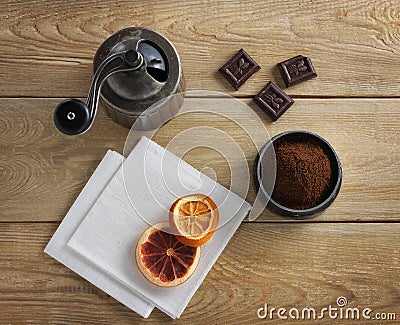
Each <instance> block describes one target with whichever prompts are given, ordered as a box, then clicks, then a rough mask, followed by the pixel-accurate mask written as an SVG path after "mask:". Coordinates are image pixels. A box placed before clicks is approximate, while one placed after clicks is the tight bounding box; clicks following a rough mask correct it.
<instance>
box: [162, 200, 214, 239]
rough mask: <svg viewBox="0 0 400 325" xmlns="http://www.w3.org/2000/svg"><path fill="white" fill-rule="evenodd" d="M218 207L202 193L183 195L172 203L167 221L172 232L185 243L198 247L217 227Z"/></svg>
mask: <svg viewBox="0 0 400 325" xmlns="http://www.w3.org/2000/svg"><path fill="white" fill-rule="evenodd" d="M218 220H219V213H218V208H217V206H216V204H215V203H214V201H213V200H212V199H211V198H210V197H208V196H206V195H204V194H191V195H187V196H183V197H181V198H180V199H178V200H176V201H175V202H174V204H172V206H171V208H170V211H169V222H170V225H171V229H172V231H173V232H174V234H177V238H178V240H179V241H180V242H182V243H183V244H185V245H190V246H194V247H199V246H201V245H203V244H205V243H206V242H207V241H208V240H210V238H211V237H212V235H213V234H214V231H215V229H216V228H217V225H218Z"/></svg>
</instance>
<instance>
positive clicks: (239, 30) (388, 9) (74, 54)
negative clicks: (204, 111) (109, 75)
mask: <svg viewBox="0 0 400 325" xmlns="http://www.w3.org/2000/svg"><path fill="white" fill-rule="evenodd" d="M399 8H400V1H399V0H391V1H388V0H385V1H383V0H380V1H371V2H367V3H360V2H359V1H357V0H348V1H340V2H332V3H329V4H327V3H326V2H324V1H317V2H316V1H306V2H304V1H301V0H296V1H291V0H273V1H269V2H265V1H261V0H259V1H246V2H243V1H229V2H220V1H207V2H199V1H185V2H175V1H172V2H171V1H168V2H167V1H135V3H134V4H132V2H131V1H125V0H120V1H113V2H112V3H111V2H110V3H107V5H104V4H102V3H100V2H99V1H97V0H90V1H84V0H78V1H74V5H73V6H71V3H70V1H50V0H47V1H37V0H36V1H29V3H28V2H26V1H25V0H18V1H2V10H1V13H0V42H1V44H2V46H1V48H0V80H1V84H2V87H0V96H10V97H11V96H13V97H18V96H35V97H83V96H86V95H87V92H88V88H89V84H90V81H91V74H92V72H91V71H92V66H91V62H92V59H93V56H94V54H95V51H96V49H97V48H98V46H99V45H100V44H101V43H102V42H103V41H104V40H105V39H106V38H107V37H108V36H109V35H111V34H112V33H114V32H116V31H118V30H119V29H122V28H126V27H130V26H132V25H136V26H142V27H147V28H150V29H153V30H156V31H159V32H161V33H163V34H164V35H165V36H167V37H168V38H169V39H170V40H171V41H172V42H173V44H174V45H175V46H176V48H177V50H178V52H179V54H180V56H181V59H182V63H183V69H184V72H185V77H186V82H187V88H188V89H212V90H218V91H222V92H228V93H231V94H236V95H239V96H245V95H246V96H247V95H254V94H256V93H257V92H258V91H259V90H260V89H261V88H262V87H263V86H264V85H265V84H266V82H267V81H268V80H270V79H272V80H275V81H277V82H278V83H280V84H282V80H281V78H280V76H279V73H278V72H277V71H276V68H275V65H276V64H277V63H278V62H281V61H283V60H285V59H288V58H290V57H293V56H295V55H298V54H303V55H306V56H309V57H311V58H312V60H313V62H314V64H315V66H316V69H317V71H318V78H317V79H315V80H311V81H308V82H306V83H303V84H301V85H297V86H294V87H291V88H290V89H288V90H287V91H288V93H289V94H291V95H295V96H298V95H308V96H379V97H380V96H399V90H400V82H399V81H400V79H399V78H400V77H399V74H398V71H397V69H395V68H394V67H395V62H397V61H398V56H399V53H400V45H399V43H398V42H397V40H398V39H399V37H400V28H399V19H400V13H399ZM177 13H179V14H177ZM241 47H243V48H244V49H246V50H247V51H248V52H249V54H250V55H251V56H252V57H253V58H254V59H255V60H256V61H257V62H258V63H259V64H260V65H261V67H262V70H261V71H260V72H258V73H257V74H255V76H253V77H252V78H251V79H250V80H248V81H247V83H246V84H245V85H244V86H243V87H242V88H241V89H240V90H239V91H237V92H234V90H233V89H232V87H231V86H230V85H229V84H228V83H227V82H226V81H225V80H224V79H223V77H222V76H221V75H220V74H219V73H217V70H218V68H219V67H220V66H221V65H222V64H223V63H225V62H226V61H227V59H228V58H229V57H231V56H232V55H233V54H234V53H235V52H236V51H237V50H238V49H239V48H241Z"/></svg>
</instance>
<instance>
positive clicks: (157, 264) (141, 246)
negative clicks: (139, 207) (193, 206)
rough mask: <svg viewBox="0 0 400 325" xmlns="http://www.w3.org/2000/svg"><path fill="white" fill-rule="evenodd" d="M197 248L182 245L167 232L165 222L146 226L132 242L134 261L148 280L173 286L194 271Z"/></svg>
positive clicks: (163, 285)
mask: <svg viewBox="0 0 400 325" xmlns="http://www.w3.org/2000/svg"><path fill="white" fill-rule="evenodd" d="M199 259H200V247H191V246H187V245H184V244H182V243H181V242H180V241H178V240H177V238H176V236H175V235H173V234H171V229H170V227H169V223H168V222H160V223H157V224H155V225H154V226H152V227H150V228H148V229H146V230H145V231H144V232H143V234H142V235H141V236H140V238H139V240H138V242H137V245H136V264H137V266H138V268H139V270H140V272H142V274H143V275H144V276H145V278H146V279H147V280H149V281H150V282H151V283H153V284H155V285H157V286H160V287H174V286H177V285H179V284H181V283H183V282H185V281H186V280H187V279H189V277H190V276H191V275H192V274H193V272H194V271H195V270H196V268H197V265H198V263H199Z"/></svg>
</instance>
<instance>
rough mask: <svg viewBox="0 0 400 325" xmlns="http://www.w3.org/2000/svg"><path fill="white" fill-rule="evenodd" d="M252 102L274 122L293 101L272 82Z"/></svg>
mask: <svg viewBox="0 0 400 325" xmlns="http://www.w3.org/2000/svg"><path fill="white" fill-rule="evenodd" d="M253 100H254V101H255V102H256V104H257V105H258V106H260V107H261V108H262V109H263V110H264V111H265V112H266V113H267V114H268V115H269V116H271V117H272V119H273V120H275V121H276V120H277V119H278V118H279V117H280V116H281V115H282V114H283V113H285V112H286V111H287V109H288V108H289V107H290V106H292V105H293V103H294V100H293V99H292V98H291V97H289V96H288V95H287V94H286V93H285V92H284V91H283V90H282V89H280V88H279V87H278V86H277V85H276V84H274V83H273V82H272V81H270V82H268V83H267V85H266V86H265V87H264V88H263V89H262V90H261V91H260V92H259V93H258V94H257V95H256V96H255V97H254V98H253Z"/></svg>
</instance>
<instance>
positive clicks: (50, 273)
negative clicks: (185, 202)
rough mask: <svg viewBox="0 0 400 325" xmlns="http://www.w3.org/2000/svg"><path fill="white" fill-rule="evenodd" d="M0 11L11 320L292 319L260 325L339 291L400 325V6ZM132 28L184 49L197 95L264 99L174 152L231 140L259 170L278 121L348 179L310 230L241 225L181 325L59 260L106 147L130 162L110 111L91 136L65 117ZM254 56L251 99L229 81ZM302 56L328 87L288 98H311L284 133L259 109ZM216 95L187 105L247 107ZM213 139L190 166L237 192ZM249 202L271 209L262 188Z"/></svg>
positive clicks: (177, 4)
mask: <svg viewBox="0 0 400 325" xmlns="http://www.w3.org/2000/svg"><path fill="white" fill-rule="evenodd" d="M0 8H1V10H0V99H1V101H0V112H1V114H0V310H1V313H0V324H83V323H88V324H140V323H148V324H165V323H171V324H193V323H196V324H204V325H205V324H207V325H208V324H262V323H267V322H268V323H276V324H280V323H282V321H279V320H278V319H277V317H276V314H275V318H274V319H273V320H270V319H264V320H259V319H257V310H258V309H259V308H261V307H263V306H264V304H265V303H268V306H269V307H275V308H279V307H284V308H287V309H289V308H292V307H296V308H299V309H301V308H304V307H314V308H315V309H316V310H320V309H321V308H323V307H328V305H330V304H331V305H332V306H336V299H337V298H338V297H339V296H344V297H346V298H347V300H348V307H352V308H355V307H357V308H359V309H360V310H361V309H363V308H366V307H368V308H371V309H372V310H373V313H372V316H373V317H374V316H376V313H396V318H397V322H398V320H399V319H400V235H399V234H400V228H399V227H400V226H399V225H400V223H399V222H400V213H399V212H400V110H399V104H400V74H399V63H400V61H399V57H400V56H399V54H400V0H373V1H357V0H340V1H327V0H313V1H300V0H295V1H290V0H279V1H278V0H272V1H258V0H257V1H252V0H246V1H238V0H237V1H194V0H190V1H134V2H132V1H127V0H119V1H118V0H117V1H108V2H100V1H98V0H88V1H84V0H77V1H66V0H55V1H52V0H34V1H26V0H15V1H11V0H2V1H0ZM131 26H141V27H146V28H150V29H152V30H155V31H158V32H160V33H162V34H163V35H165V36H166V37H168V39H169V40H170V41H171V42H172V43H173V44H174V46H175V47H176V49H177V51H178V53H179V55H180V58H181V61H182V66H183V71H184V75H185V80H186V87H187V89H188V90H195V89H205V90H213V91H219V92H223V93H226V94H230V95H232V96H235V97H236V98H238V99H240V100H241V101H242V102H243V103H244V104H247V105H249V107H245V106H244V107H243V111H242V112H241V113H236V112H229V114H227V116H226V117H223V116H216V115H215V114H213V115H212V114H208V113H207V114H206V113H199V112H198V113H191V114H190V115H183V116H179V117H177V118H175V119H173V120H172V121H171V122H169V123H167V124H166V125H165V126H163V128H161V129H160V130H159V131H158V132H157V134H156V135H155V137H154V140H155V141H156V142H158V143H159V144H160V145H162V146H168V145H169V144H170V143H171V141H172V139H174V138H175V137H177V136H182V135H185V134H186V133H185V132H187V131H189V133H187V134H189V136H190V134H194V130H195V128H197V127H204V126H206V127H209V128H215V129H218V130H220V131H222V133H223V134H224V135H226V136H229V137H231V139H232V141H233V142H234V143H236V144H237V145H238V146H239V148H240V149H241V150H242V151H243V157H241V158H240V159H243V160H245V162H246V163H247V164H248V166H249V170H250V171H251V168H252V165H253V161H254V158H255V156H256V153H257V148H256V146H255V145H254V144H253V143H252V141H253V140H254V139H255V138H257V141H256V142H260V141H261V140H263V139H262V137H263V136H264V135H263V132H261V130H262V129H261V126H262V125H263V126H264V127H265V128H266V130H267V131H268V133H269V136H271V137H272V136H274V135H276V134H278V133H281V132H284V131H288V130H298V129H303V130H308V131H312V132H315V133H318V134H319V135H321V136H322V137H324V138H325V139H327V140H328V141H329V142H330V143H331V144H332V145H333V147H334V148H335V150H336V151H337V153H338V155H339V157H340V160H341V163H342V167H343V184H342V189H341V191H340V193H339V196H338V198H337V199H336V200H335V202H334V203H333V204H332V206H331V207H329V209H327V210H326V211H325V212H324V213H322V214H321V215H319V216H317V217H316V218H313V219H310V220H307V221H304V222H293V221H291V220H286V219H282V218H280V217H278V216H275V215H273V214H272V213H270V212H268V211H264V212H263V213H262V215H261V216H260V217H259V218H258V219H257V220H256V221H255V222H248V221H247V220H246V221H245V222H244V223H242V225H241V226H240V227H239V229H238V231H237V233H236V234H235V235H234V236H233V238H232V240H231V241H230V242H229V244H228V245H227V247H226V249H225V250H224V251H223V253H222V254H221V256H220V257H219V259H218V261H217V262H216V264H215V265H214V266H213V268H212V270H211V271H210V273H209V274H208V275H207V277H206V279H205V281H204V283H203V284H202V285H201V286H200V288H199V290H198V291H197V292H196V294H195V295H194V297H193V299H192V300H191V302H190V303H189V305H188V307H187V308H186V310H185V311H184V313H183V314H182V317H181V319H179V320H172V319H169V317H168V316H166V315H165V314H163V313H162V312H160V311H158V310H157V309H155V310H154V311H153V312H152V314H151V315H150V317H149V318H148V319H143V318H141V317H139V316H138V315H137V314H135V313H134V312H132V311H131V310H129V309H128V308H126V307H124V306H123V305H122V304H120V303H119V302H117V301H116V300H114V299H112V298H111V297H109V296H108V295H107V294H105V293H104V292H102V291H101V290H100V289H98V288H96V287H94V286H93V285H91V284H90V283H88V282H87V281H85V280H84V279H82V278H81V277H79V276H78V275H76V274H75V273H73V272H72V271H70V270H69V269H67V268H66V267H64V266H63V265H61V264H59V263H58V262H57V261H55V260H53V259H51V258H50V257H49V256H47V255H46V254H44V252H43V250H44V247H45V246H46V244H47V242H48V241H49V239H50V238H51V236H52V235H53V233H54V231H55V230H56V228H57V226H58V224H59V222H60V221H61V220H62V218H63V217H64V215H65V214H66V213H67V211H68V209H69V207H70V206H71V205H72V203H73V202H74V200H75V199H76V197H77V196H78V194H79V192H80V191H81V189H82V188H83V186H84V185H85V184H86V182H87V180H88V179H89V177H90V175H91V174H92V173H93V171H94V170H95V168H96V166H97V165H98V163H99V162H100V160H101V159H102V158H103V156H104V155H105V153H106V152H107V150H109V149H111V150H116V151H118V152H120V153H123V152H124V142H125V139H126V138H127V136H128V132H129V130H128V129H126V128H124V127H122V126H119V125H118V124H116V123H114V122H113V121H111V120H110V118H108V117H107V116H106V114H105V113H104V111H103V110H102V109H100V111H99V113H98V115H97V117H96V120H95V123H94V125H93V127H92V128H91V129H90V130H89V131H88V132H87V133H85V134H84V135H82V136H76V137H69V136H64V135H62V134H60V133H59V132H58V131H57V130H56V129H55V127H54V125H53V110H54V107H55V106H56V104H57V103H58V102H59V101H60V100H62V99H63V98H67V97H80V98H82V99H83V98H85V97H86V96H87V93H88V90H89V86H90V82H91V78H92V60H93V56H94V54H95V52H96V50H97V48H98V46H99V45H100V44H101V43H102V42H103V41H104V40H105V39H106V38H107V37H108V36H110V35H111V34H112V33H114V32H116V31H118V30H120V29H122V28H126V27H131ZM240 48H244V49H245V50H246V51H247V52H248V53H249V54H250V55H251V56H252V57H253V58H254V59H255V60H256V61H257V63H259V64H260V66H261V68H262V69H261V70H260V71H259V72H257V73H256V74H255V75H254V76H253V77H251V78H250V79H249V80H248V81H247V82H246V83H245V84H244V85H243V86H242V87H241V88H240V90H239V91H234V89H233V88H232V87H231V86H230V85H229V83H228V82H227V81H226V80H225V79H224V78H223V77H222V76H221V75H220V74H219V73H218V72H217V70H218V68H219V67H220V66H221V65H222V64H223V63H225V62H226V61H227V60H228V59H229V58H230V57H231V56H232V55H233V54H234V53H235V52H236V51H237V50H238V49H240ZM298 54H302V55H305V56H309V57H310V58H311V59H312V61H313V63H314V65H315V67H316V70H317V72H318V77H317V78H316V79H313V80H309V81H307V82H305V83H302V84H299V85H296V86H293V87H290V88H288V89H285V91H286V92H287V93H288V94H289V95H291V96H293V97H294V99H295V104H294V105H293V106H292V107H291V108H290V109H289V110H288V111H287V112H286V113H285V114H284V115H283V116H282V117H281V118H280V119H279V120H278V121H277V122H271V120H270V119H269V118H268V117H267V116H266V115H265V114H264V113H263V112H262V111H261V110H260V109H259V108H258V107H257V106H256V105H254V103H253V102H252V100H251V97H253V96H254V95H255V94H256V93H258V91H259V90H260V89H261V88H262V87H263V86H264V85H265V84H266V83H267V82H268V81H269V80H273V81H275V82H277V83H278V85H281V86H283V82H282V79H281V77H280V75H279V73H278V71H277V69H276V64H277V63H278V62H281V61H283V60H285V59H288V58H291V57H293V56H295V55H298ZM211 96H214V97H215V94H210V93H208V94H205V95H204V96H199V95H198V94H196V95H193V96H189V97H191V98H188V99H187V101H188V103H190V105H192V106H193V107H198V108H201V109H203V110H206V111H209V110H210V105H211V103H213V104H212V105H217V106H220V107H230V106H229V103H228V101H227V99H226V98H213V99H210V97H211ZM218 96H220V95H218ZM200 97H201V98H200ZM250 111H251V112H255V113H256V115H257V116H258V117H257V118H256V117H254V116H253V117H249V115H248V112H250ZM260 123H261V124H260ZM248 131H252V132H253V137H250V136H249V134H248ZM268 138H269V137H268V136H267V137H266V139H265V141H267V140H268ZM260 139H261V140H260ZM195 140H196V139H190V138H188V147H190V146H191V145H193V144H195V143H198V142H196V141H195ZM204 142H205V143H206V145H205V146H200V147H196V146H193V147H194V148H193V149H191V150H189V151H188V152H186V153H185V155H184V156H183V158H184V159H185V160H186V161H187V162H189V163H190V164H192V165H193V166H194V167H195V168H197V169H199V170H203V171H204V172H206V173H209V174H210V175H213V173H214V175H215V177H216V180H217V181H218V182H220V183H221V184H223V185H224V186H227V187H230V186H231V184H230V182H231V175H230V167H232V166H234V164H235V161H234V162H232V161H228V160H227V159H226V158H225V157H224V154H225V156H229V154H232V153H234V152H233V151H232V150H233V149H232V148H231V147H229V146H226V148H224V149H223V150H222V152H217V151H216V150H215V149H212V148H205V147H207V144H208V143H210V146H211V147H213V144H214V145H215V139H213V138H212V136H210V135H209V136H205V137H204ZM261 142H262V141H261ZM169 149H171V150H172V151H174V150H177V149H175V148H173V147H170V148H169ZM125 153H126V152H125ZM243 196H247V200H248V201H249V202H250V203H252V202H253V201H254V197H255V193H254V190H253V184H252V182H250V184H249V190H248V193H247V195H246V194H245V195H243ZM295 322H296V323H301V324H309V323H310V321H309V320H305V321H301V320H297V321H295ZM317 322H318V324H319V323H323V324H342V323H343V322H345V323H349V324H350V323H360V324H363V323H365V321H362V320H360V321H346V320H338V319H336V320H333V319H329V318H328V317H325V319H323V320H320V321H317ZM395 322H396V321H388V320H386V321H382V320H377V319H375V320H370V321H368V324H392V323H393V324H394V323H395Z"/></svg>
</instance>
